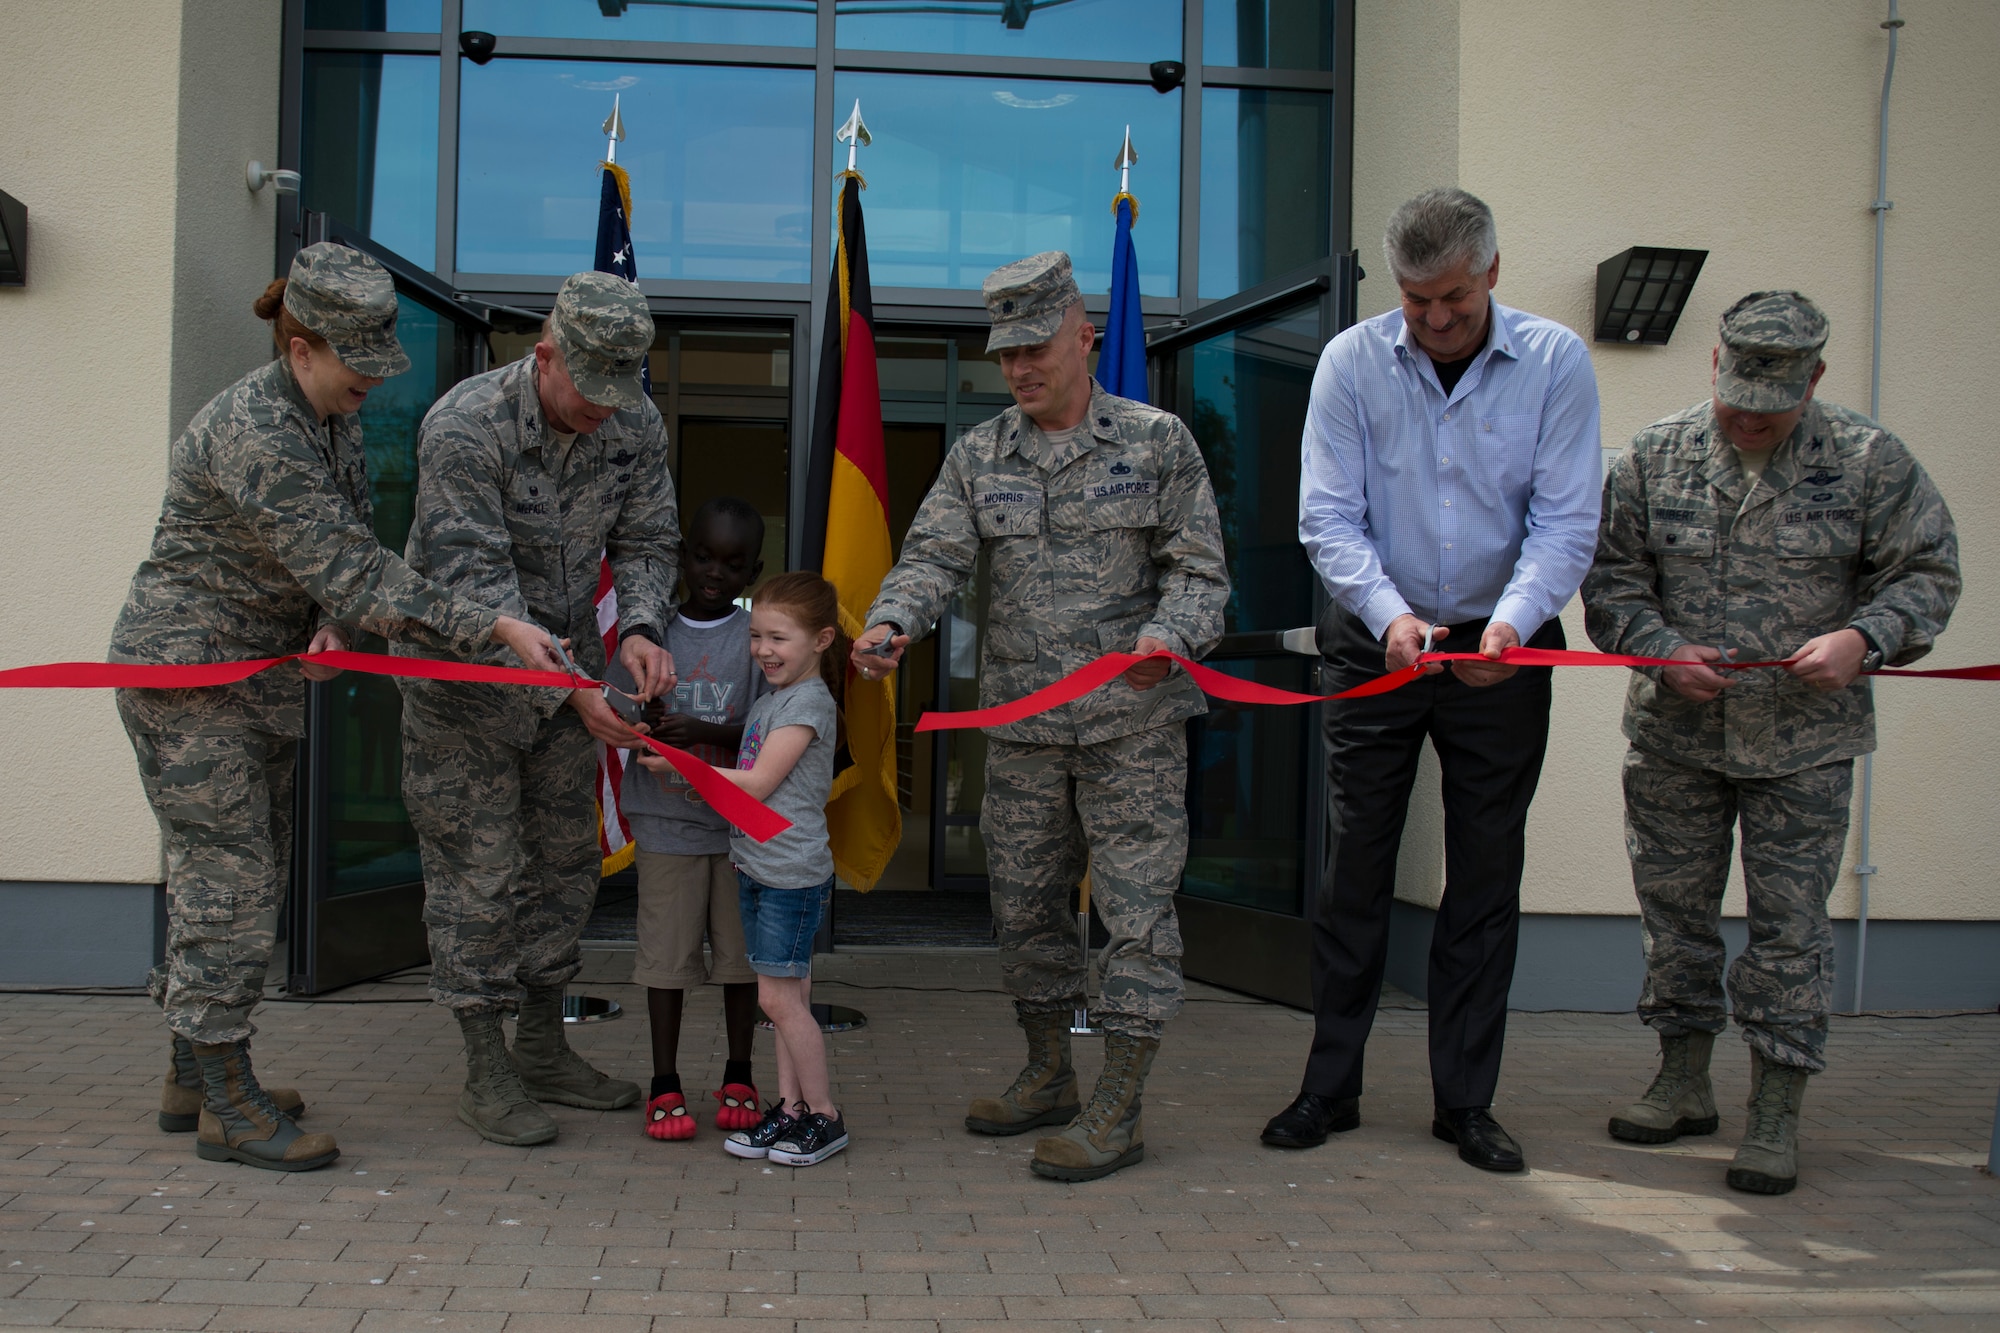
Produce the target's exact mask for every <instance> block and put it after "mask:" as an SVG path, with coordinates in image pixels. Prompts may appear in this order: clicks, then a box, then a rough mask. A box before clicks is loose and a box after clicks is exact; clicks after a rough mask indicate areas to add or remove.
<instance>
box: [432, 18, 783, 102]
mask: <svg viewBox="0 0 2000 1333" xmlns="http://www.w3.org/2000/svg"><path fill="white" fill-rule="evenodd" d="M813 9H814V4H813V0H713V2H712V3H710V2H709V0H594V2H593V0H465V11H464V12H465V17H464V20H463V24H464V27H465V28H466V30H468V31H472V32H490V33H494V34H497V35H498V36H502V37H595V38H598V39H599V40H602V41H610V42H702V43H711V42H712V43H715V44H717V45H723V46H742V45H750V46H811V45H812V44H813V38H814V35H815V31H814V29H815V20H814V18H813ZM600 119H601V117H600Z"/></svg>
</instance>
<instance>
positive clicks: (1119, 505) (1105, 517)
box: [1083, 482, 1160, 532]
mask: <svg viewBox="0 0 2000 1333" xmlns="http://www.w3.org/2000/svg"><path fill="white" fill-rule="evenodd" d="M1146 484H1147V485H1148V486H1150V485H1151V484H1152V483H1151V482H1148V483H1146ZM1083 525H1084V526H1085V527H1087V528H1089V529H1091V530H1092V531H1093V532H1110V531H1113V530H1116V529H1119V528H1156V527H1158V526H1159V525H1160V497H1159V496H1157V495H1152V494H1146V495H1117V496H1107V497H1104V498H1101V499H1100V498H1094V497H1092V496H1091V495H1090V494H1089V493H1088V492H1086V493H1085V495H1084V498H1083Z"/></svg>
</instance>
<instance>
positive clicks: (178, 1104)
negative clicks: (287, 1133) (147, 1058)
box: [160, 1031, 306, 1134]
mask: <svg viewBox="0 0 2000 1333" xmlns="http://www.w3.org/2000/svg"><path fill="white" fill-rule="evenodd" d="M167 1035H168V1036H169V1037H171V1038H173V1044H172V1045H171V1046H170V1047H169V1048H168V1051H169V1054H168V1056H167V1081H166V1083H165V1084H164V1085H163V1086H162V1087H161V1088H160V1128H161V1129H163V1130H165V1131H166V1132H167V1133H169V1134H192V1133H194V1132H195V1130H196V1129H197V1128H199V1127H200V1125H201V1104H202V1093H203V1087H202V1081H201V1063H200V1061H198V1060H196V1059H195V1058H194V1043H193V1042H191V1041H189V1040H188V1039H187V1038H186V1037H183V1036H182V1035H181V1034H180V1033H178V1032H171V1031H170V1032H168V1033H167ZM264 1095H265V1096H266V1097H269V1098H270V1099H271V1105H273V1106H275V1107H277V1108H278V1110H279V1112H280V1113H282V1114H284V1115H286V1116H288V1117H290V1118H291V1119H293V1120H297V1119H298V1118H299V1117H300V1116H302V1115H304V1114H305V1113H306V1103H305V1098H303V1097H301V1096H299V1093H298V1089H296V1088H266V1089H264Z"/></svg>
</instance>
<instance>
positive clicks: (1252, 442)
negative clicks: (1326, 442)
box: [1173, 303, 1324, 633]
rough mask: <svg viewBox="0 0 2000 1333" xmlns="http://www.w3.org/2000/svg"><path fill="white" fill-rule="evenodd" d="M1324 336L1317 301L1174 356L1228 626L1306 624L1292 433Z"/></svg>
mask: <svg viewBox="0 0 2000 1333" xmlns="http://www.w3.org/2000/svg"><path fill="white" fill-rule="evenodd" d="M1323 344H1324V340H1323V339H1322V338H1321V337H1320V336H1319V307H1318V304H1317V303H1314V304H1312V305H1306V306H1301V307H1299V308H1297V309H1296V310H1294V311H1292V312H1290V313H1288V314H1285V315H1281V316H1278V317H1277V318H1275V319H1270V320H1266V321H1264V322H1262V323H1258V324H1252V325H1249V326H1247V327H1244V328H1239V329H1235V330H1233V331H1231V332H1229V333H1224V334H1221V335H1220V336H1218V337H1214V338H1210V339H1208V340H1207V341H1205V342H1201V343H1197V344H1196V345H1195V346H1193V347H1188V348H1183V349H1182V350H1181V351H1180V352H1179V353H1178V354H1177V355H1176V357H1175V365H1174V367H1173V371H1174V376H1175V380H1176V385H1175V389H1176V392H1175V394H1174V397H1175V399H1176V402H1175V407H1176V410H1177V411H1179V413H1180V415H1181V417H1182V419H1183V420H1185V421H1186V422H1187V423H1188V428H1189V429H1190V430H1192V431H1193V432H1194V438H1195V441H1196V442H1197V443H1198V444H1200V445H1201V452H1202V456H1203V457H1204V458H1205V459H1207V460H1208V475H1209V479H1210V480H1211V481H1212V482H1213V483H1214V486H1215V504H1216V508H1217V510H1218V511H1219V513H1220V515H1221V518H1222V548H1223V553H1224V555H1225V556H1227V557H1228V560H1229V576H1230V578H1229V582H1230V593H1229V605H1228V608H1227V610H1226V613H1225V617H1224V619H1225V624H1226V627H1227V629H1228V631H1229V632H1231V633H1238V632H1243V631H1255V630H1285V629H1294V628H1297V627H1298V626H1301V625H1310V624H1312V622H1313V594H1312V589H1313V573H1312V566H1311V565H1310V564H1308V563H1307V561H1306V556H1305V548H1304V547H1302V546H1300V545H1299V533H1298V512H1299V505H1298V494H1299V439H1300V437H1301V436H1302V435H1303V433H1304V431H1305V423H1306V406H1307V402H1308V400H1309V399H1310V397H1311V394H1312V379H1313V370H1314V368H1315V367H1316V366H1317V365H1318V364H1319V353H1320V349H1321V347H1322V346H1323Z"/></svg>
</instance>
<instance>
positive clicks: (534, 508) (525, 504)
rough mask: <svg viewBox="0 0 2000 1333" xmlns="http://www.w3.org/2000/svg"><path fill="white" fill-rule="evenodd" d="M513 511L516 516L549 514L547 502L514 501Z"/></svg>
mask: <svg viewBox="0 0 2000 1333" xmlns="http://www.w3.org/2000/svg"><path fill="white" fill-rule="evenodd" d="M513 510H514V512H515V513H517V514H546V513H548V512H549V502H548V501H547V500H516V501H515V502H514V504H513Z"/></svg>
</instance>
